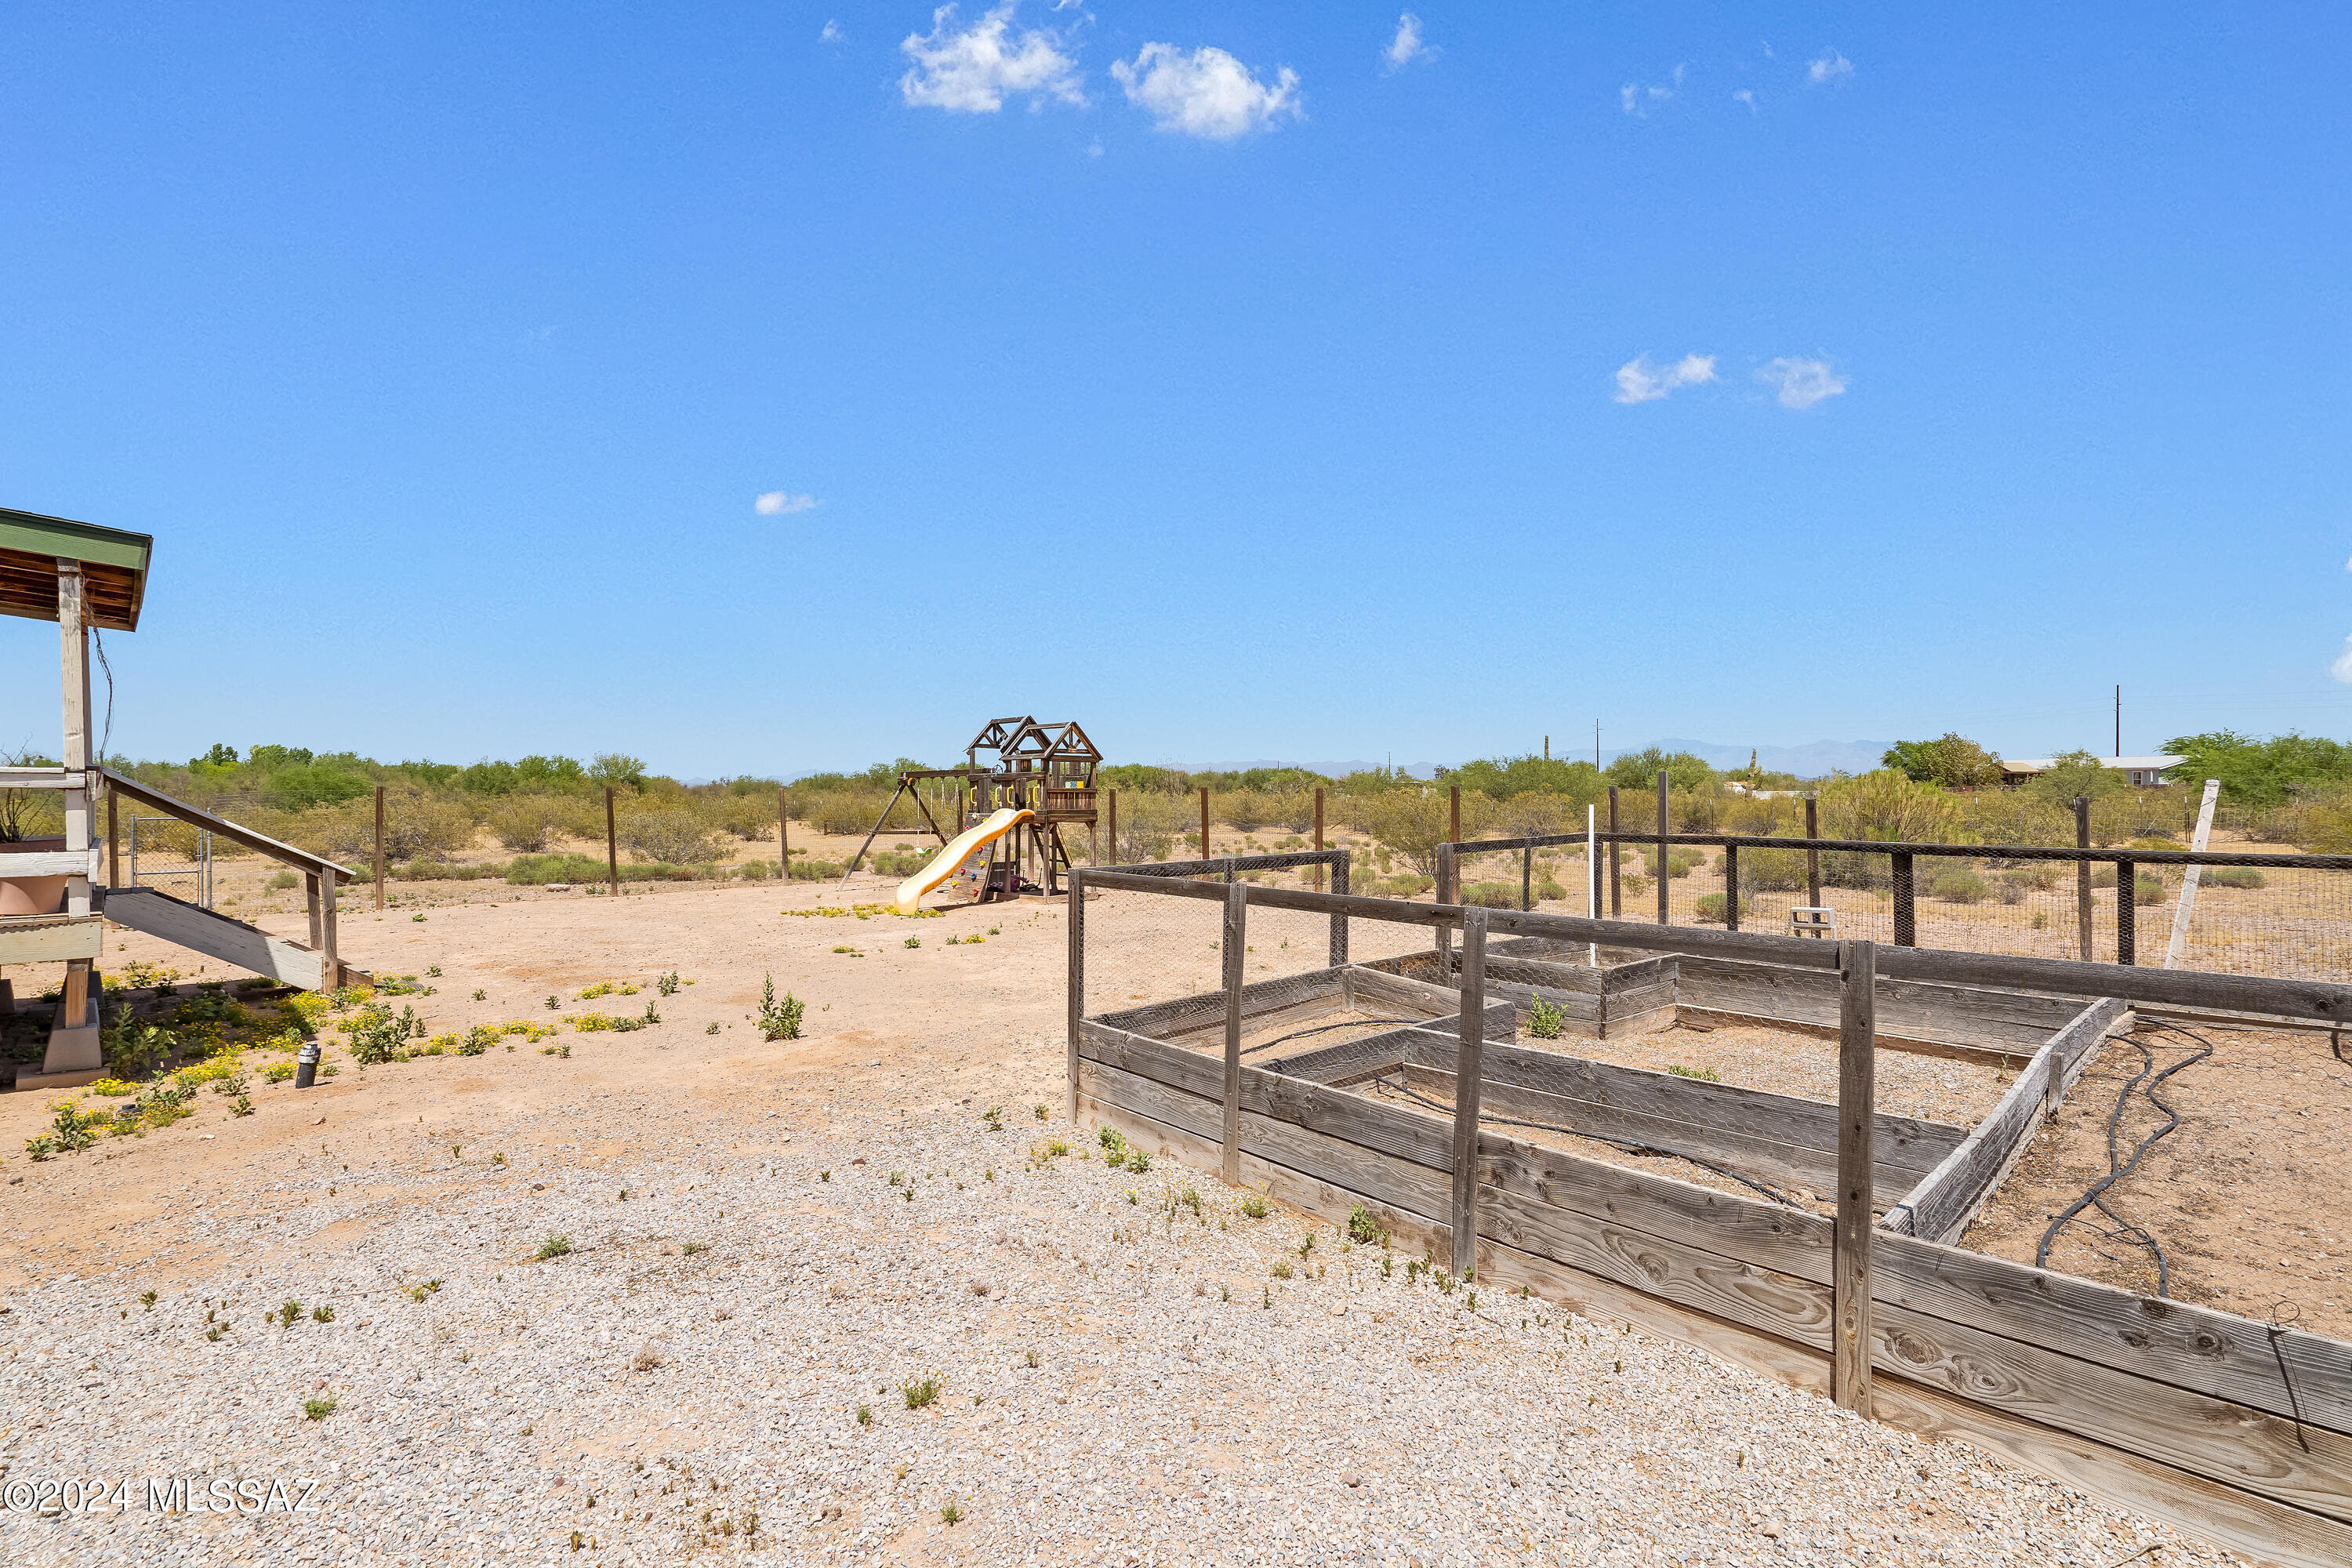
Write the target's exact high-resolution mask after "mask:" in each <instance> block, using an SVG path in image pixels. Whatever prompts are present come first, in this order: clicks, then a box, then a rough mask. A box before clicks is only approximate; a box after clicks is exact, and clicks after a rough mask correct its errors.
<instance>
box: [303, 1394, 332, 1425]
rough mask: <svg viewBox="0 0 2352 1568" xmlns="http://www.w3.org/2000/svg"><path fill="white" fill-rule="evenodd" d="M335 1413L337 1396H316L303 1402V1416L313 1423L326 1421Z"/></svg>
mask: <svg viewBox="0 0 2352 1568" xmlns="http://www.w3.org/2000/svg"><path fill="white" fill-rule="evenodd" d="M334 1413H335V1396H334V1395H333V1394H312V1395H311V1396H310V1398H308V1399H306V1400H304V1401H303V1402H302V1414H303V1415H306V1416H308V1417H310V1419H311V1420H313V1421H324V1420H325V1419H326V1418H327V1417H328V1416H330V1415H333V1414H334Z"/></svg>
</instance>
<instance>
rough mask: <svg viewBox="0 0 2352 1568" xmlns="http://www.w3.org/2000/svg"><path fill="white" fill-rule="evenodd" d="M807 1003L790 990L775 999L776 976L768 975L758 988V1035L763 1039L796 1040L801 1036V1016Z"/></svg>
mask: <svg viewBox="0 0 2352 1568" xmlns="http://www.w3.org/2000/svg"><path fill="white" fill-rule="evenodd" d="M806 1008H807V1004H805V1003H803V1001H801V999H800V998H799V997H797V996H794V995H793V994H792V993H791V992H789V991H787V992H785V993H784V999H783V1000H782V1001H781V1002H779V1001H777V1000H776V977H775V976H774V975H772V974H771V975H769V976H768V977H767V979H766V981H765V983H764V984H762V985H761V989H760V1037H761V1039H763V1040H797V1039H799V1038H800V1037H801V1016H802V1015H803V1012H804V1011H805V1010H806Z"/></svg>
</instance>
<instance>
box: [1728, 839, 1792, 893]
mask: <svg viewBox="0 0 2352 1568" xmlns="http://www.w3.org/2000/svg"><path fill="white" fill-rule="evenodd" d="M1805 885H1806V884H1805V852H1804V851H1803V850H1801V849H1742V850H1741V851H1740V852H1739V888H1740V890H1741V891H1742V892H1748V893H1797V892H1802V891H1803V890H1804V889H1805Z"/></svg>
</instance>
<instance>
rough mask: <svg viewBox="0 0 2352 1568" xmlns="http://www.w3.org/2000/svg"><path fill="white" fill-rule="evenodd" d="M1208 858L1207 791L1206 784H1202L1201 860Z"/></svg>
mask: <svg viewBox="0 0 2352 1568" xmlns="http://www.w3.org/2000/svg"><path fill="white" fill-rule="evenodd" d="M1201 858H1202V859H1203V860H1206V859H1207V858H1209V791H1208V788H1207V786H1206V785H1203V786H1202V790H1201Z"/></svg>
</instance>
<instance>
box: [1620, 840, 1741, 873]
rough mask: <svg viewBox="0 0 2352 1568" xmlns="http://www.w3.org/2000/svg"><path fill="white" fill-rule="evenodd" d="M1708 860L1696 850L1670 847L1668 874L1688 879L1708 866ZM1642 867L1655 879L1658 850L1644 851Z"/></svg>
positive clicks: (1668, 852) (1667, 855)
mask: <svg viewBox="0 0 2352 1568" xmlns="http://www.w3.org/2000/svg"><path fill="white" fill-rule="evenodd" d="M1704 864H1706V857H1705V856H1704V855H1701V854H1700V853H1699V852H1698V851H1696V850H1695V849H1680V848H1675V847H1671V846H1669V847H1668V848H1667V850H1666V874H1667V875H1668V876H1670V877H1687V876H1689V875H1690V874H1691V873H1692V872H1693V871H1695V870H1696V869H1697V868H1699V867H1700V866H1702V865H1704ZM1642 867H1643V869H1644V870H1646V871H1648V872H1649V874H1650V875H1651V876H1653V877H1655V876H1656V875H1657V874H1658V852H1657V850H1656V849H1654V848H1648V849H1644V850H1643V852H1642ZM1741 869H1742V870H1743V871H1744V870H1745V869H1746V868H1745V867H1743V868H1741Z"/></svg>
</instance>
